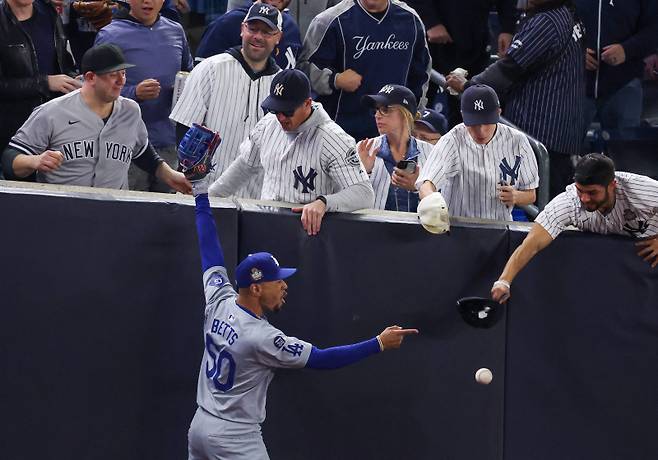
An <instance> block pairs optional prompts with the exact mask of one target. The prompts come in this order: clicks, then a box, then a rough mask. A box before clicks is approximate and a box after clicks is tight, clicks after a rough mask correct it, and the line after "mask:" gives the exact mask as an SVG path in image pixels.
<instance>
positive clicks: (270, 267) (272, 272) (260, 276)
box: [235, 252, 297, 288]
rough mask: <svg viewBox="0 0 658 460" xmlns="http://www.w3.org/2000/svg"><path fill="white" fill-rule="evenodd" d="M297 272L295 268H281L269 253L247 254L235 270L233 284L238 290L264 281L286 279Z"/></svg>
mask: <svg viewBox="0 0 658 460" xmlns="http://www.w3.org/2000/svg"><path fill="white" fill-rule="evenodd" d="M296 271H297V269H296V268H283V267H281V266H279V261H278V260H276V258H274V256H273V255H272V254H270V253H269V252H256V253H254V254H249V255H248V256H247V257H245V259H244V260H243V261H242V262H240V263H239V264H238V266H237V268H236V269H235V282H236V284H237V285H238V288H246V287H249V286H250V285H251V284H258V283H263V282H265V281H278V280H282V279H286V278H288V277H289V276H291V275H292V274H293V273H295V272H296Z"/></svg>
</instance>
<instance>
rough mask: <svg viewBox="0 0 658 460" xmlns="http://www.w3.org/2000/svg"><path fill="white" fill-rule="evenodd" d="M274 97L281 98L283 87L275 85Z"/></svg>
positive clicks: (278, 84)
mask: <svg viewBox="0 0 658 460" xmlns="http://www.w3.org/2000/svg"><path fill="white" fill-rule="evenodd" d="M274 95H275V96H283V85H282V84H281V83H277V84H276V86H275V87H274Z"/></svg>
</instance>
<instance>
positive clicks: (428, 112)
mask: <svg viewBox="0 0 658 460" xmlns="http://www.w3.org/2000/svg"><path fill="white" fill-rule="evenodd" d="M416 123H417V124H419V125H423V126H425V127H426V128H427V129H429V130H430V131H431V132H433V133H439V134H440V135H442V136H443V135H444V134H445V133H446V132H447V131H448V120H446V117H445V116H444V115H443V114H442V113H441V112H437V111H436V110H433V109H425V110H423V111H422V112H421V114H420V118H419V119H418V120H416Z"/></svg>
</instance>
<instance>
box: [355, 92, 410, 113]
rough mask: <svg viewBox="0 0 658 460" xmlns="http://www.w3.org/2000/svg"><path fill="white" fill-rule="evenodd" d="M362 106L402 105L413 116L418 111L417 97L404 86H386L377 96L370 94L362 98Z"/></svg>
mask: <svg viewBox="0 0 658 460" xmlns="http://www.w3.org/2000/svg"><path fill="white" fill-rule="evenodd" d="M361 104H362V105H365V106H367V107H370V108H375V107H379V106H382V105H401V106H402V107H404V108H405V109H407V110H408V111H409V112H411V114H412V115H415V114H416V110H418V106H417V102H416V96H414V93H412V92H411V90H410V89H409V88H407V87H405V86H402V85H385V86H384V87H383V88H382V89H380V90H379V92H378V93H377V94H368V95H366V96H363V97H362V98H361Z"/></svg>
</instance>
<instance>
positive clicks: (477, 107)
mask: <svg viewBox="0 0 658 460" xmlns="http://www.w3.org/2000/svg"><path fill="white" fill-rule="evenodd" d="M475 110H484V102H483V101H482V99H477V100H476V101H475Z"/></svg>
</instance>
